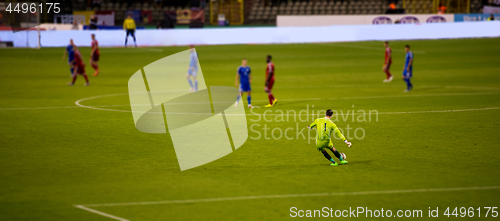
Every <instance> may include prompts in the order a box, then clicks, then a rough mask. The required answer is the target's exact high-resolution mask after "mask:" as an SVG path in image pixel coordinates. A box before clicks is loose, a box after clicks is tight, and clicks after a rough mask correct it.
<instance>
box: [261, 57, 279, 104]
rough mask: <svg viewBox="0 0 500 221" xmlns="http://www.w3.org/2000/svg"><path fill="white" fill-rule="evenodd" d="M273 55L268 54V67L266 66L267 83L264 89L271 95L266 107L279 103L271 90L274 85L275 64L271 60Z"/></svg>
mask: <svg viewBox="0 0 500 221" xmlns="http://www.w3.org/2000/svg"><path fill="white" fill-rule="evenodd" d="M271 59H272V57H271V55H268V56H267V58H266V62H267V67H266V84H265V87H264V91H266V93H267V96H268V97H269V104H268V105H266V106H265V107H272V106H274V105H276V103H278V99H276V98H274V96H273V93H272V92H271V90H272V89H273V85H274V64H273V62H271Z"/></svg>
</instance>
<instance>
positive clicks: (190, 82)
mask: <svg viewBox="0 0 500 221" xmlns="http://www.w3.org/2000/svg"><path fill="white" fill-rule="evenodd" d="M188 82H189V86H191V88H193V81H191V78H188Z"/></svg>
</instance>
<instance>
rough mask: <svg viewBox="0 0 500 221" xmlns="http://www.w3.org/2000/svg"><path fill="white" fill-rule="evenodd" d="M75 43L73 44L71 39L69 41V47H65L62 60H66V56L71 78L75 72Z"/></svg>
mask: <svg viewBox="0 0 500 221" xmlns="http://www.w3.org/2000/svg"><path fill="white" fill-rule="evenodd" d="M74 46H75V43H73V39H70V40H69V45H68V46H67V47H66V50H65V51H64V55H63V59H66V55H68V64H69V67H70V71H71V76H73V72H74V70H75V47H74Z"/></svg>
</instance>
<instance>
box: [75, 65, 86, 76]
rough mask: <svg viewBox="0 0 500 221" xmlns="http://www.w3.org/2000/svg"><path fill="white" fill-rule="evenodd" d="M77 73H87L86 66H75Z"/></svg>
mask: <svg viewBox="0 0 500 221" xmlns="http://www.w3.org/2000/svg"><path fill="white" fill-rule="evenodd" d="M75 73H76V74H84V73H85V66H83V65H76V66H75Z"/></svg>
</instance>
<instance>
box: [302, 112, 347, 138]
mask: <svg viewBox="0 0 500 221" xmlns="http://www.w3.org/2000/svg"><path fill="white" fill-rule="evenodd" d="M310 127H311V129H313V128H314V127H316V131H317V135H316V139H317V140H329V139H331V136H332V131H333V132H335V134H336V135H337V137H339V138H341V139H342V140H345V137H344V135H342V133H341V132H340V130H339V128H338V127H337V125H335V123H333V122H332V120H330V119H328V118H326V117H324V118H318V119H316V120H315V121H314V122H313V123H312V124H311V126H310Z"/></svg>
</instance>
